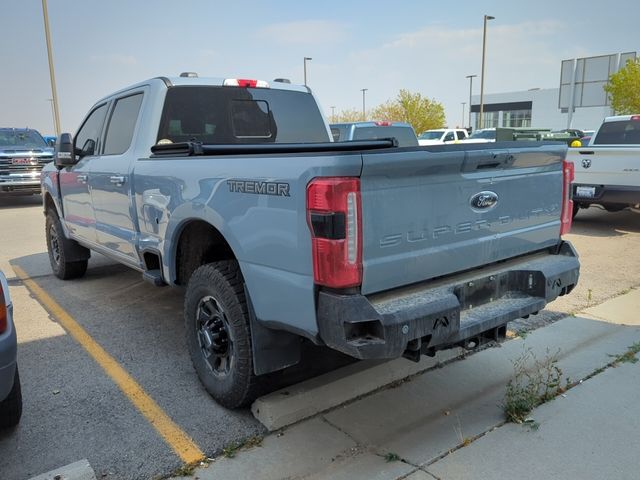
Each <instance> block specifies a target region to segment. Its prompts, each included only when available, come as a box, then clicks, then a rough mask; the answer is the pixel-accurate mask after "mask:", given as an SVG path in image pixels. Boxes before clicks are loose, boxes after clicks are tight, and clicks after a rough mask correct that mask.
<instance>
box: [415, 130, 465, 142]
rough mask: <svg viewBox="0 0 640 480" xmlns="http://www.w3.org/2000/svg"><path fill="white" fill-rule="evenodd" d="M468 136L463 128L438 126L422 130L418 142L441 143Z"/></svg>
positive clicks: (459, 139)
mask: <svg viewBox="0 0 640 480" xmlns="http://www.w3.org/2000/svg"><path fill="white" fill-rule="evenodd" d="M468 136H469V133H468V132H467V131H466V130H465V129H464V128H458V129H449V128H439V129H436V130H427V131H425V132H422V133H421V134H420V136H419V137H418V143H419V144H420V145H442V144H444V143H456V142H459V141H461V140H464V139H466V138H467V137H468Z"/></svg>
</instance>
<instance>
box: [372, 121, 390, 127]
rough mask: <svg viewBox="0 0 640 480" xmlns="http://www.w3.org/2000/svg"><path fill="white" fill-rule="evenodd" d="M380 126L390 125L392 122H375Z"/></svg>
mask: <svg viewBox="0 0 640 480" xmlns="http://www.w3.org/2000/svg"><path fill="white" fill-rule="evenodd" d="M375 124H376V125H377V126H378V127H390V126H391V122H375Z"/></svg>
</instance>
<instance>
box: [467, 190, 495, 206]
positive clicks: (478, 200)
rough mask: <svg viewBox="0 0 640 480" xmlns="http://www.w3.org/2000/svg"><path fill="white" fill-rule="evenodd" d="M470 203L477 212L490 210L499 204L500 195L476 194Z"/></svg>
mask: <svg viewBox="0 0 640 480" xmlns="http://www.w3.org/2000/svg"><path fill="white" fill-rule="evenodd" d="M469 203H470V204H471V206H472V207H473V208H474V209H475V210H489V209H491V208H493V207H495V206H496V204H497V203H498V194H497V193H495V192H490V191H488V190H487V191H485V192H479V193H476V194H475V195H474V196H473V197H471V200H469Z"/></svg>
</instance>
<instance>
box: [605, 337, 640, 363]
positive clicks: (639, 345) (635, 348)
mask: <svg viewBox="0 0 640 480" xmlns="http://www.w3.org/2000/svg"><path fill="white" fill-rule="evenodd" d="M638 353H640V342H636V343H634V344H633V345H631V346H630V347H629V348H627V351H626V352H624V353H623V354H621V355H609V356H610V357H614V358H615V360H614V361H613V366H616V365H618V364H620V363H638V357H636V355H637V354H638Z"/></svg>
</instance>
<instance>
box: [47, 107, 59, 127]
mask: <svg viewBox="0 0 640 480" xmlns="http://www.w3.org/2000/svg"><path fill="white" fill-rule="evenodd" d="M47 102H50V103H51V115H52V117H53V130H54V132H55V129H56V112H55V111H54V108H53V98H47ZM55 133H56V136H58V132H55Z"/></svg>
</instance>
